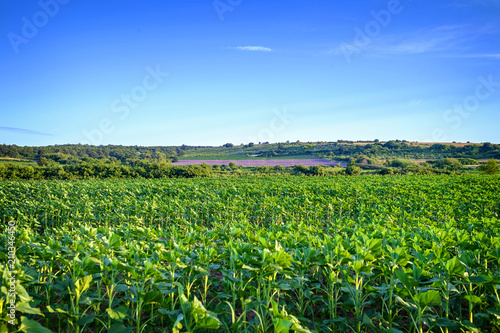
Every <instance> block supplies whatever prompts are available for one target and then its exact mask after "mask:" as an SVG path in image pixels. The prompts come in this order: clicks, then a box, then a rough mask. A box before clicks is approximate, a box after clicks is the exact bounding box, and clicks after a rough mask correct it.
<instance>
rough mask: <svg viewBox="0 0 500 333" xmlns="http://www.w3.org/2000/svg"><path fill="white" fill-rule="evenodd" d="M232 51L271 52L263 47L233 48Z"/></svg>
mask: <svg viewBox="0 0 500 333" xmlns="http://www.w3.org/2000/svg"><path fill="white" fill-rule="evenodd" d="M233 49H235V50H240V51H254V52H272V49H270V48H268V47H264V46H236V47H233Z"/></svg>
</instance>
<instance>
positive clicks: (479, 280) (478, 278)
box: [467, 275, 493, 285]
mask: <svg viewBox="0 0 500 333" xmlns="http://www.w3.org/2000/svg"><path fill="white" fill-rule="evenodd" d="M467 279H468V280H469V281H470V282H471V283H474V284H480V285H481V284H485V283H489V282H491V281H493V278H491V277H489V276H487V275H475V276H469V277H468V278H467Z"/></svg>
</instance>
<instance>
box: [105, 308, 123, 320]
mask: <svg viewBox="0 0 500 333" xmlns="http://www.w3.org/2000/svg"><path fill="white" fill-rule="evenodd" d="M106 313H107V314H108V316H109V317H110V318H111V319H113V320H118V321H123V320H124V319H125V318H126V317H127V312H125V311H123V310H119V309H116V310H113V309H106Z"/></svg>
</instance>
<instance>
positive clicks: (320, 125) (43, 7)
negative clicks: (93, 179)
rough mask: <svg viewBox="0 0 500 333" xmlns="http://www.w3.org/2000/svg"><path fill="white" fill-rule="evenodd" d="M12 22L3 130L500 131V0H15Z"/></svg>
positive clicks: (159, 135) (0, 106) (327, 135)
mask: <svg viewBox="0 0 500 333" xmlns="http://www.w3.org/2000/svg"><path fill="white" fill-rule="evenodd" d="M0 22H1V25H0V29H1V31H0V36H1V38H0V57H1V59H2V61H1V62H0V74H1V78H2V79H1V80H0V114H1V118H0V143H7V144H17V145H30V146H34V145H52V144H65V143H88V144H123V145H146V146H148V145H181V144H188V145H222V144H224V143H226V142H231V143H234V144H240V143H248V142H251V141H253V142H259V141H270V142H279V141H286V140H290V141H296V140H300V141H336V140H339V139H350V140H365V139H367V140H373V139H380V140H389V139H406V140H411V141H440V142H443V141H454V140H455V141H458V142H460V141H461V142H466V141H471V142H486V141H489V142H494V143H500V130H499V120H500V112H499V111H500V0H455V1H446V0H444V1H430V0H413V1H410V0H400V1H398V0H391V1H378V0H371V1H347V0H345V1H342V0H339V1H334V0H313V1H311V0H309V1H305V0H304V1H302V0H300V1H299V0H288V1H269V0H267V1H263V0H216V1H213V0H141V1H139V0H128V1H114V0H110V1H95V0H87V1H78V0H41V1H31V0H26V1H22V2H21V1H13V0H11V1H3V2H2V4H0Z"/></svg>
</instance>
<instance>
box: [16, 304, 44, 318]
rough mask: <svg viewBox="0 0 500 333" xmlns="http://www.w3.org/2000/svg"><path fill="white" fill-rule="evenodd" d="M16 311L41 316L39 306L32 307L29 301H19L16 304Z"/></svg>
mask: <svg viewBox="0 0 500 333" xmlns="http://www.w3.org/2000/svg"><path fill="white" fill-rule="evenodd" d="M16 311H19V312H22V313H27V314H34V315H40V316H43V314H42V312H41V311H40V309H39V308H32V307H31V306H30V305H29V303H25V302H20V303H17V304H16Z"/></svg>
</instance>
